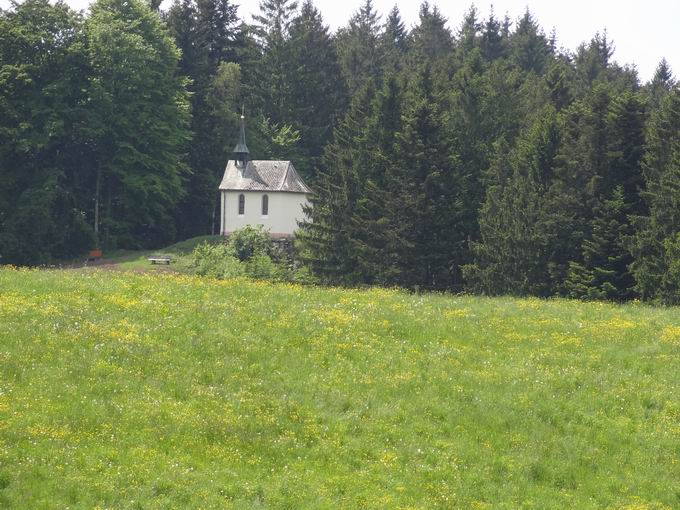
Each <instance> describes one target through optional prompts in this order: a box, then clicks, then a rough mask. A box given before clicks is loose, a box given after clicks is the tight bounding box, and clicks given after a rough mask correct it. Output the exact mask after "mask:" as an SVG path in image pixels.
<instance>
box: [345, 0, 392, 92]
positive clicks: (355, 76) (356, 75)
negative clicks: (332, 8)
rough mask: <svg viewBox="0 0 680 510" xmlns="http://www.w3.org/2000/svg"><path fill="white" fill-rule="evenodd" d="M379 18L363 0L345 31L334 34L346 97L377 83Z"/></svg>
mask: <svg viewBox="0 0 680 510" xmlns="http://www.w3.org/2000/svg"><path fill="white" fill-rule="evenodd" d="M380 29H381V26H380V16H378V13H377V12H376V11H375V9H374V8H373V2H372V0H365V1H364V3H363V4H362V5H361V7H360V8H359V10H358V11H357V12H356V13H354V15H353V16H352V17H351V18H350V20H349V23H348V24H347V26H346V27H343V28H341V29H340V30H339V31H338V33H337V34H336V38H335V39H336V44H337V47H338V57H339V60H340V67H341V69H342V73H343V76H344V79H345V83H346V84H347V90H348V93H349V95H350V97H353V96H354V94H355V93H356V92H357V91H358V90H359V89H361V88H362V87H363V86H364V84H365V83H366V82H367V81H369V80H372V81H373V82H374V83H379V82H380V79H381V74H382V73H381V62H382V54H381V51H380V50H381V45H380V38H381V31H380Z"/></svg>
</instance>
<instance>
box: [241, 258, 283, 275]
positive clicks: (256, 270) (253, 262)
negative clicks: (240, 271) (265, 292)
mask: <svg viewBox="0 0 680 510" xmlns="http://www.w3.org/2000/svg"><path fill="white" fill-rule="evenodd" d="M246 274H247V275H248V276H250V277H251V278H257V279H259V280H277V279H279V277H280V271H279V268H278V267H276V264H274V262H273V261H272V259H271V258H270V257H269V256H267V255H254V256H253V257H251V258H250V260H248V262H247V263H246Z"/></svg>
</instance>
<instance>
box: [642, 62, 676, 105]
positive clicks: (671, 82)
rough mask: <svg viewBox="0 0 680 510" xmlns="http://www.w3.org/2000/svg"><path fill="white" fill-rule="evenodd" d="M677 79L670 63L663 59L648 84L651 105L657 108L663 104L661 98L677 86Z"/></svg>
mask: <svg viewBox="0 0 680 510" xmlns="http://www.w3.org/2000/svg"><path fill="white" fill-rule="evenodd" d="M675 84H676V80H675V77H674V76H673V71H672V70H671V67H670V66H669V65H668V62H667V61H666V59H665V58H664V59H662V60H661V62H659V65H658V66H657V68H656V71H655V73H654V78H652V81H651V82H650V83H649V84H648V86H647V92H648V94H649V99H650V106H651V108H652V109H656V108H658V107H659V105H660V104H661V99H663V97H664V96H666V95H667V94H668V93H669V92H670V91H671V90H672V89H673V87H674V86H675Z"/></svg>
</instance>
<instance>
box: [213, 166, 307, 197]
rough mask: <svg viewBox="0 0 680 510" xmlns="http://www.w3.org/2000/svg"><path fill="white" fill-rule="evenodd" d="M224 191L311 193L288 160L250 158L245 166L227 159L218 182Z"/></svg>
mask: <svg viewBox="0 0 680 510" xmlns="http://www.w3.org/2000/svg"><path fill="white" fill-rule="evenodd" d="M220 190H224V191H230V190H231V191H286V192H290V193H311V190H310V189H309V188H308V187H307V185H306V184H305V183H304V181H303V180H302V178H301V177H300V175H299V174H298V173H297V171H296V170H295V167H294V166H293V163H291V162H290V161H265V160H250V161H248V162H247V163H246V165H245V168H244V167H243V166H242V165H237V164H236V161H234V160H229V162H228V163H227V168H226V169H225V170H224V177H223V178H222V182H221V183H220Z"/></svg>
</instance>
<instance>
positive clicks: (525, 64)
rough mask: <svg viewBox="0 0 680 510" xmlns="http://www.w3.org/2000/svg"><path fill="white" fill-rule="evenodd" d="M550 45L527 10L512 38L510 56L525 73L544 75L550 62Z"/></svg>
mask: <svg viewBox="0 0 680 510" xmlns="http://www.w3.org/2000/svg"><path fill="white" fill-rule="evenodd" d="M550 54H551V49H550V43H549V41H548V39H547V38H546V36H545V34H544V33H543V31H542V30H541V29H540V27H539V26H538V24H537V23H536V21H535V20H534V17H533V16H532V14H531V13H530V12H529V10H528V9H527V10H526V12H525V13H524V16H522V17H521V18H520V19H519V21H518V22H517V26H516V28H515V31H514V32H513V33H512V35H511V37H510V56H511V59H512V61H513V63H514V64H515V65H517V66H518V67H519V68H520V69H523V70H524V71H533V72H534V73H536V74H538V75H542V74H543V73H544V72H545V70H546V68H547V65H548V63H549V61H550Z"/></svg>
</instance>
